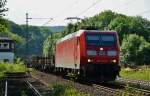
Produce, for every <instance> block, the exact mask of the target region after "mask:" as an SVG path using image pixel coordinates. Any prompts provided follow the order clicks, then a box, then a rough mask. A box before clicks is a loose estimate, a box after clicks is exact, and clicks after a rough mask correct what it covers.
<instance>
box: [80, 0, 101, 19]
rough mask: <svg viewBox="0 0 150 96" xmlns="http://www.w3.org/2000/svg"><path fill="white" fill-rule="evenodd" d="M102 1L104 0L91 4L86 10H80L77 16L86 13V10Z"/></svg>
mask: <svg viewBox="0 0 150 96" xmlns="http://www.w3.org/2000/svg"><path fill="white" fill-rule="evenodd" d="M100 1H102V0H97V1H96V2H94V3H93V4H92V5H90V6H89V7H87V8H86V9H85V10H83V11H82V12H80V13H79V14H77V16H81V15H82V14H84V13H85V12H87V11H88V10H89V9H91V8H92V7H94V6H95V5H96V4H98V3H99V2H100Z"/></svg>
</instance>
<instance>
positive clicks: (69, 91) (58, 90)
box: [52, 84, 90, 96]
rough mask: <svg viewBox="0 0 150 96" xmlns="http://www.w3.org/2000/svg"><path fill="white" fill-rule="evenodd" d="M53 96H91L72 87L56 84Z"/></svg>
mask: <svg viewBox="0 0 150 96" xmlns="http://www.w3.org/2000/svg"><path fill="white" fill-rule="evenodd" d="M52 96H90V95H89V94H85V93H82V92H79V91H78V90H76V89H75V88H74V87H73V86H72V85H62V84H55V85H54V86H53V93H52Z"/></svg>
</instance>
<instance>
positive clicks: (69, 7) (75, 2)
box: [42, 0, 78, 26]
mask: <svg viewBox="0 0 150 96" xmlns="http://www.w3.org/2000/svg"><path fill="white" fill-rule="evenodd" d="M77 3H78V0H75V1H74V2H72V3H71V4H69V6H67V7H66V8H64V9H63V10H62V11H61V12H60V13H58V14H57V15H56V16H54V18H58V17H59V16H62V14H64V13H65V12H66V10H68V9H71V8H72V7H73V6H75V5H76V4H77ZM53 20H54V19H53ZM51 21H52V19H50V20H48V21H47V22H45V23H44V24H42V26H45V25H47V24H48V23H49V22H51Z"/></svg>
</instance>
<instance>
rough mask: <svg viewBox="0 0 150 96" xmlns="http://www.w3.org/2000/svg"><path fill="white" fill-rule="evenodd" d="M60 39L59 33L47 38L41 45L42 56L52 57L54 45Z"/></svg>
mask: <svg viewBox="0 0 150 96" xmlns="http://www.w3.org/2000/svg"><path fill="white" fill-rule="evenodd" d="M60 38H61V33H59V32H58V33H52V34H51V35H49V36H48V37H47V39H46V40H45V41H44V44H43V55H44V56H45V57H49V56H53V55H54V54H55V44H56V41H57V40H58V39H60Z"/></svg>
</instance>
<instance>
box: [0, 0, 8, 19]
mask: <svg viewBox="0 0 150 96" xmlns="http://www.w3.org/2000/svg"><path fill="white" fill-rule="evenodd" d="M6 2H7V1H6V0H0V17H2V16H5V12H6V11H8V8H5V5H6Z"/></svg>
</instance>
